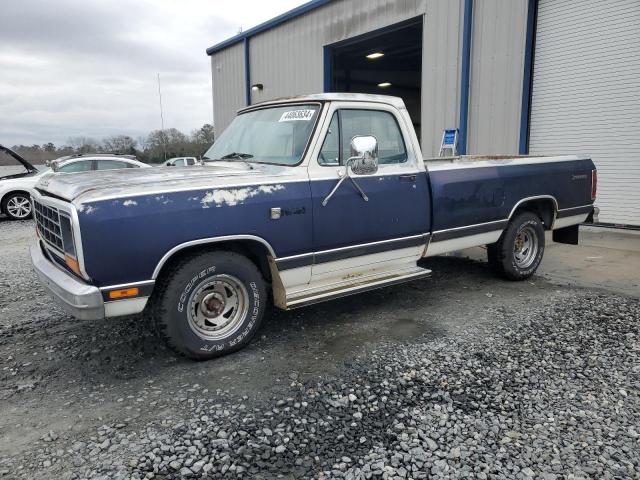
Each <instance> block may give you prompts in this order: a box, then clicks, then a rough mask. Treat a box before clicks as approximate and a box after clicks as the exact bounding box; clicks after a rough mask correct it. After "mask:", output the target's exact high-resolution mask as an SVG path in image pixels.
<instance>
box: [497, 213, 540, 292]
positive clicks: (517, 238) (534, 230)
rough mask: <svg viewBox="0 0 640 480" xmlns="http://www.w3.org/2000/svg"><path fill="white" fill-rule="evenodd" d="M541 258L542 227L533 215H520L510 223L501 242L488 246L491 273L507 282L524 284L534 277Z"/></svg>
mask: <svg viewBox="0 0 640 480" xmlns="http://www.w3.org/2000/svg"><path fill="white" fill-rule="evenodd" d="M543 254H544V227H543V224H542V220H541V219H540V217H538V216H537V215H536V214H535V213H532V212H522V213H520V214H518V215H517V216H515V217H514V218H513V219H512V220H511V221H510V222H509V225H508V226H507V228H506V229H505V231H504V232H502V235H501V236H500V239H499V240H498V241H497V242H496V243H493V244H491V245H488V246H487V256H488V260H489V266H490V267H491V270H493V272H494V273H496V274H497V275H499V276H501V277H504V278H507V279H509V280H524V279H526V278H529V277H530V276H531V275H533V274H534V273H535V271H536V270H537V269H538V267H539V266H540V262H541V261H542V256H543Z"/></svg>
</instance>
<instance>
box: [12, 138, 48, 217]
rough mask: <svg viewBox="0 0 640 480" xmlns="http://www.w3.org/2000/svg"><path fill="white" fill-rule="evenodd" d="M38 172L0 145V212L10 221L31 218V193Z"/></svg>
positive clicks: (42, 172)
mask: <svg viewBox="0 0 640 480" xmlns="http://www.w3.org/2000/svg"><path fill="white" fill-rule="evenodd" d="M47 171H49V169H48V168H43V169H42V170H38V169H37V168H36V167H34V166H33V165H31V163H29V162H28V161H27V160H25V159H24V158H22V157H21V156H20V155H18V154H17V153H16V152H14V151H13V150H11V149H10V148H7V147H5V146H3V145H0V212H2V213H4V214H5V215H6V216H7V217H9V218H10V219H12V220H24V219H26V218H29V217H30V216H31V192H32V191H33V188H34V187H35V184H36V182H37V181H38V180H39V179H40V177H41V176H42V175H43V174H44V173H45V172H47Z"/></svg>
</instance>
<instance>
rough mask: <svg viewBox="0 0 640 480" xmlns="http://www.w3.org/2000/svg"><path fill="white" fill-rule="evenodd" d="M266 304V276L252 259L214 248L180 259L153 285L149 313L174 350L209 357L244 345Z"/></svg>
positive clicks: (255, 327) (260, 317) (163, 337)
mask: <svg viewBox="0 0 640 480" xmlns="http://www.w3.org/2000/svg"><path fill="white" fill-rule="evenodd" d="M266 304H267V293H266V286H265V282H264V279H263V278H262V275H261V274H260V271H259V270H258V268H257V267H256V265H255V264H254V263H253V262H251V261H250V260H249V259H247V258H246V257H244V256H242V255H240V254H238V253H234V252H226V251H212V252H204V253H200V254H196V255H193V256H190V257H186V258H184V259H182V260H179V261H178V262H177V263H176V264H175V265H174V266H173V268H172V269H171V271H169V272H168V273H167V274H166V275H164V277H163V279H162V280H161V281H160V282H159V284H158V285H156V289H155V291H154V293H153V297H152V299H151V304H150V306H149V307H150V308H149V309H148V313H147V315H149V316H150V317H151V318H150V320H151V324H152V325H153V326H154V328H155V330H156V332H157V333H158V335H159V336H160V337H161V338H162V339H163V340H164V341H165V342H166V343H167V345H168V346H169V348H171V349H172V350H173V351H175V352H176V353H178V354H180V355H183V356H185V357H188V358H191V359H194V360H208V359H210V358H214V357H219V356H222V355H226V354H228V353H231V352H235V351H237V350H239V349H241V348H243V347H244V346H245V345H247V344H248V343H249V341H250V340H251V338H252V337H253V336H254V335H255V333H256V332H257V331H258V329H259V327H260V323H261V322H262V317H263V316H264V311H265V307H266Z"/></svg>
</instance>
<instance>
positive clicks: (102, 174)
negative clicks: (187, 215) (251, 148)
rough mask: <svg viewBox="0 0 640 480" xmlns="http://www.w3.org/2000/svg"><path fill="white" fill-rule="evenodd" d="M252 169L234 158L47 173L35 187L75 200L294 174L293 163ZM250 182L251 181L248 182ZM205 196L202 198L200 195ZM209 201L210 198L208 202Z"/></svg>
mask: <svg viewBox="0 0 640 480" xmlns="http://www.w3.org/2000/svg"><path fill="white" fill-rule="evenodd" d="M253 166H254V168H253V169H252V170H250V169H249V168H247V167H246V166H245V165H242V164H238V163H235V162H216V164H215V165H213V164H209V165H204V166H193V167H184V168H162V167H158V168H127V169H119V170H104V171H92V172H83V173H73V174H65V173H56V174H52V175H47V177H46V180H44V181H40V182H39V183H38V184H37V185H36V188H39V189H41V190H44V191H46V192H49V193H52V194H54V195H56V196H58V197H62V198H64V199H66V200H68V201H73V202H74V203H78V204H81V203H85V202H91V201H96V200H104V199H116V198H126V199H131V198H134V197H136V196H141V195H154V194H155V195H162V194H164V193H169V192H172V191H186V190H212V189H214V188H218V187H219V188H226V187H231V186H233V185H236V186H238V185H243V184H252V183H253V184H257V185H259V184H261V183H266V182H273V183H276V182H278V181H283V180H284V181H286V179H287V177H291V178H293V177H295V175H294V172H293V170H295V168H292V167H283V166H276V165H260V164H253ZM247 186H249V185H247ZM198 200H202V198H198ZM209 203H210V202H209Z"/></svg>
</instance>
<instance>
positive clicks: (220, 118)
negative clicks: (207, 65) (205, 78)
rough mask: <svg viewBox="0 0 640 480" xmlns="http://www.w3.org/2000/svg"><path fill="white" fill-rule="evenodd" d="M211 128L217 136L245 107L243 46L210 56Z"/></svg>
mask: <svg viewBox="0 0 640 480" xmlns="http://www.w3.org/2000/svg"><path fill="white" fill-rule="evenodd" d="M211 76H212V88H213V126H214V128H215V132H216V136H218V135H219V134H220V133H221V132H222V131H223V130H224V129H225V128H226V127H227V126H228V125H229V123H231V120H233V117H235V115H236V112H237V111H238V109H240V108H242V107H244V105H245V80H244V45H243V44H242V43H237V44H235V45H232V46H231V47H228V48H225V49H224V50H221V51H220V52H218V53H216V54H214V55H212V56H211Z"/></svg>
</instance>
